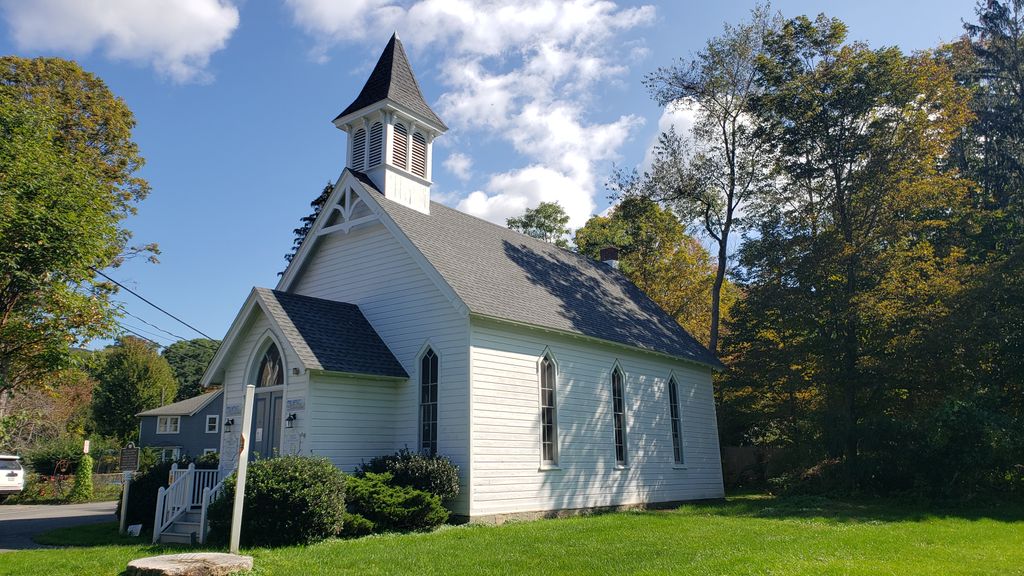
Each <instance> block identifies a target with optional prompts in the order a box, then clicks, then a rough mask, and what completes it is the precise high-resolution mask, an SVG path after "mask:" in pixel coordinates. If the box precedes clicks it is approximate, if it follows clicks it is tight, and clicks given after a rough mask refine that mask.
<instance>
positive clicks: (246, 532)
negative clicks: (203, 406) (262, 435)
mask: <svg viewBox="0 0 1024 576" xmlns="http://www.w3.org/2000/svg"><path fill="white" fill-rule="evenodd" d="M345 480H346V479H345V474H343V473H342V471H341V470H339V469H337V468H336V467H335V466H334V464H332V463H331V461H330V460H328V459H327V458H309V457H303V456H281V457H278V458H269V459H266V460H257V461H256V462H252V463H250V464H249V472H248V474H247V476H246V486H245V505H244V512H243V514H242V544H244V545H245V546H289V545H294V544H311V543H313V542H318V541H320V540H324V539H325V538H329V537H331V536H334V535H336V534H338V533H339V532H340V531H341V529H342V522H343V519H344V514H345V483H346V482H345ZM234 500H235V474H232V475H231V476H229V477H228V478H227V480H225V481H224V493H223V495H222V496H221V497H220V498H218V499H217V500H215V501H214V502H213V503H212V504H211V505H210V509H209V518H210V538H211V539H212V540H213V541H215V542H226V541H227V539H228V534H229V532H230V530H231V508H232V504H233V502H234Z"/></svg>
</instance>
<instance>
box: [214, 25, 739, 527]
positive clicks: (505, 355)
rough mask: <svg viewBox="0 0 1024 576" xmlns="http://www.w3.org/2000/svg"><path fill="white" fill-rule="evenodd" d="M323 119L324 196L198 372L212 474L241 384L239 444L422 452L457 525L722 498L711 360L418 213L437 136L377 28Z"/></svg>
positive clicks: (645, 309)
mask: <svg viewBox="0 0 1024 576" xmlns="http://www.w3.org/2000/svg"><path fill="white" fill-rule="evenodd" d="M334 124H335V126H337V127H338V128H339V129H341V130H343V131H345V132H346V133H347V134H348V147H347V154H346V162H345V167H344V169H343V170H342V172H341V175H340V177H339V178H338V180H337V183H336V184H335V186H334V192H333V194H332V195H331V197H330V198H329V199H328V200H327V203H326V204H325V205H324V207H323V210H322V212H321V214H320V216H319V218H318V219H317V220H316V222H315V223H314V224H313V227H312V229H311V230H310V232H309V234H308V236H307V237H306V239H305V241H304V242H303V244H302V245H301V247H300V248H299V250H298V252H297V254H296V255H295V257H294V259H293V260H292V261H291V263H290V265H289V267H288V269H287V270H286V271H285V272H284V274H283V276H282V277H281V279H280V281H279V282H278V284H277V286H276V287H275V288H273V289H269V288H255V289H253V290H252V292H251V293H250V294H249V296H248V298H247V299H246V301H245V303H244V304H243V305H242V308H241V311H240V312H239V313H238V316H237V317H236V318H235V320H234V322H233V323H232V325H231V328H230V330H229V331H228V333H227V336H226V337H225V339H224V343H223V345H222V346H221V348H220V350H219V351H218V352H217V355H216V357H215V358H214V360H213V362H212V363H211V365H210V367H209V369H208V370H207V372H206V375H205V377H204V384H205V385H210V384H222V385H223V387H224V411H223V414H222V416H221V422H223V423H224V426H223V428H224V430H225V433H224V434H223V435H222V439H221V446H220V454H221V458H222V466H226V467H228V468H231V467H233V466H235V465H236V462H235V461H234V460H233V458H237V453H238V445H237V443H238V434H237V432H238V429H237V428H234V429H233V428H232V425H238V426H240V425H241V413H242V402H243V394H244V387H245V385H247V384H255V385H256V386H257V388H256V401H255V405H254V406H255V408H254V416H253V429H252V431H251V432H250V439H251V442H252V446H251V448H252V450H253V452H256V453H258V454H260V455H262V456H264V457H268V456H272V455H274V454H301V455H311V456H323V457H327V458H329V459H330V460H331V461H332V462H334V463H335V464H336V465H337V466H338V467H340V468H341V469H343V470H344V471H346V472H351V471H352V470H353V469H354V468H355V467H356V466H357V465H359V464H360V463H361V462H363V461H366V460H369V459H370V458H372V457H374V456H378V455H382V454H389V453H392V452H395V451H396V450H399V449H401V448H403V447H408V448H409V449H411V450H420V451H424V452H428V453H437V454H441V455H444V456H447V457H449V458H451V460H452V461H453V462H454V463H455V464H457V465H458V467H459V470H460V475H461V494H460V496H459V498H458V499H457V500H456V501H455V502H454V503H453V504H452V508H453V512H454V513H455V514H458V515H461V516H464V517H468V518H470V519H483V518H496V517H502V516H504V515H509V514H518V513H527V512H548V511H557V510H568V509H585V508H594V507H606V506H619V505H634V504H652V503H662V502H676V501H683V500H693V499H705V498H718V497H721V496H722V495H723V488H722V473H721V466H720V459H719V444H718V431H717V427H716V421H715V404H714V398H713V394H712V385H711V377H712V373H713V371H714V370H716V369H718V368H720V366H721V365H720V364H719V362H718V360H717V359H716V358H715V357H714V356H713V355H712V354H711V353H710V352H709V351H708V350H707V349H705V348H704V347H703V346H702V345H701V344H699V343H698V342H697V341H696V340H694V339H693V338H692V337H691V336H690V335H689V334H687V333H686V331H685V330H683V328H681V327H680V326H679V325H678V324H677V323H676V322H675V321H673V319H672V318H671V317H669V316H668V315H667V314H666V313H664V312H663V311H662V310H661V309H660V308H659V307H658V306H657V305H656V304H655V303H654V302H653V301H651V300H650V299H649V298H648V297H647V296H645V295H644V294H643V293H642V292H641V291H640V290H639V289H638V288H636V286H634V285H633V284H632V283H630V282H629V280H627V279H626V278H625V277H624V276H623V275H622V274H621V273H620V272H619V271H618V270H616V269H615V268H614V267H613V266H611V265H609V264H608V263H602V262H596V261H593V260H590V259H588V258H586V257H584V256H581V255H579V254H576V253H573V252H571V251H568V250H565V249H562V248H558V247H556V246H554V245H552V244H548V243H545V242H542V241H540V240H536V239H534V238H531V237H529V236H526V235H523V234H520V233H518V232H514V231H511V230H508V229H506V228H503V227H501V226H497V225H494V224H491V223H489V222H486V221H483V220H480V219H478V218H475V217H473V216H469V215H467V214H463V213H461V212H459V211H457V210H454V209H452V208H449V207H447V206H444V205H441V204H438V203H434V202H431V201H430V187H431V165H432V162H433V158H432V145H433V142H434V139H435V138H438V137H440V136H441V135H442V134H443V133H444V132H445V131H446V129H447V127H446V126H445V124H444V122H443V121H442V120H441V119H440V118H439V117H438V116H437V114H435V113H434V112H433V111H432V110H431V109H430V106H428V105H427V103H426V102H425V100H424V98H423V95H422V93H421V91H420V88H419V85H418V83H417V82H416V79H415V77H414V76H413V73H412V69H411V68H410V66H409V61H408V59H407V57H406V54H405V51H404V48H403V47H402V44H401V42H400V40H399V39H398V37H397V35H396V36H394V37H392V38H391V41H390V42H389V43H388V45H387V47H386V48H385V49H384V52H383V54H382V55H381V57H380V60H379V61H378V62H377V65H376V67H375V68H374V69H373V72H372V73H371V75H370V78H369V79H368V80H367V82H366V85H365V86H364V87H363V89H362V91H361V92H360V93H359V95H358V96H357V97H356V99H355V101H354V102H352V104H351V105H349V106H348V107H347V108H346V109H345V110H344V111H343V112H342V113H341V114H340V115H339V116H338V117H337V118H335V119H334Z"/></svg>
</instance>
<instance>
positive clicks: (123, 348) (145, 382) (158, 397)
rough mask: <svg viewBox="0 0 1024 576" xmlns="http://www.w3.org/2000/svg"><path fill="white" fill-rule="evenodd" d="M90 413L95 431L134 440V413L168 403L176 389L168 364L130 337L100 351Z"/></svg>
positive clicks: (135, 422)
mask: <svg viewBox="0 0 1024 576" xmlns="http://www.w3.org/2000/svg"><path fill="white" fill-rule="evenodd" d="M96 379H97V380H98V381H99V386H97V388H96V391H95V392H94V393H93V400H92V413H93V420H94V421H95V425H96V430H97V431H98V432H99V433H101V434H104V435H107V436H114V437H116V438H119V439H121V440H125V441H128V440H134V439H136V438H135V437H136V435H137V433H138V430H139V426H138V419H137V418H136V416H135V415H136V414H138V413H139V412H142V411H145V410H149V409H151V408H156V407H158V406H162V405H164V404H169V403H171V402H172V401H173V400H174V398H175V394H176V392H177V389H178V383H177V381H176V380H175V379H174V374H173V373H172V371H171V367H170V365H169V364H168V363H167V360H165V359H164V358H163V357H162V356H160V355H159V354H158V353H157V352H156V350H155V349H154V348H153V347H152V345H151V344H149V343H147V342H146V341H144V340H141V339H139V338H134V337H131V336H128V337H125V338H122V339H121V340H119V341H118V343H117V344H115V345H114V346H111V347H109V348H107V349H106V350H105V351H104V359H103V362H102V365H101V366H100V368H99V369H98V371H97V373H96Z"/></svg>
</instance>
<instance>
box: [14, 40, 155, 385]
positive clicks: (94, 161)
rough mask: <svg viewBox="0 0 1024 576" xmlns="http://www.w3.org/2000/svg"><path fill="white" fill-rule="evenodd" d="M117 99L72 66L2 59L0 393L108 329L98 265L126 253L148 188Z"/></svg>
mask: <svg viewBox="0 0 1024 576" xmlns="http://www.w3.org/2000/svg"><path fill="white" fill-rule="evenodd" d="M134 124H135V119H134V117H133V115H132V113H131V111H130V110H129V109H128V107H127V106H126V105H125V103H124V101H123V100H121V99H120V98H117V97H115V96H114V95H113V94H111V92H110V91H109V90H108V89H107V87H106V85H104V83H103V82H102V81H101V80H100V79H99V78H97V77H95V76H93V75H92V74H89V73H88V72H85V71H83V70H82V69H81V68H80V67H78V65H77V64H75V63H73V62H68V61H65V60H61V59H57V58H37V59H31V60H29V59H24V58H18V57H14V56H5V57H2V58H0V393H3V392H5V391H8V390H11V389H14V388H18V387H22V386H27V385H30V384H36V383H38V382H39V380H40V379H41V378H42V377H43V376H44V375H45V374H47V373H48V372H50V371H52V370H55V369H59V368H63V367H66V366H67V365H68V364H69V362H70V350H71V348H72V347H73V346H76V345H81V344H82V343H84V342H86V341H88V340H90V339H92V338H95V337H97V336H102V335H107V334H109V333H110V332H111V330H112V328H113V325H114V322H113V321H114V314H113V311H112V310H111V306H110V302H109V295H110V293H111V287H109V286H107V285H105V284H102V283H99V282H97V281H96V280H95V272H94V270H95V269H102V268H106V267H108V266H111V265H116V264H118V263H119V262H120V261H121V260H122V259H123V258H125V257H126V256H130V255H133V254H138V253H142V252H147V251H148V252H150V253H155V251H156V249H155V246H153V245H150V246H145V247H141V248H128V241H129V239H130V237H131V234H130V233H129V232H128V231H127V230H125V229H124V228H123V227H122V222H123V220H124V219H125V218H126V217H127V216H129V215H131V214H133V213H134V212H135V205H136V204H137V203H138V202H139V201H140V200H142V199H143V198H145V196H146V194H147V192H148V186H147V184H146V182H145V181H144V180H142V179H141V178H139V177H138V176H136V172H137V170H138V169H139V168H140V167H141V165H142V158H141V157H140V156H139V153H138V148H137V146H136V145H135V143H134V142H133V141H132V139H131V129H132V127H133V126H134Z"/></svg>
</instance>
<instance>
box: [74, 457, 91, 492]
mask: <svg viewBox="0 0 1024 576" xmlns="http://www.w3.org/2000/svg"><path fill="white" fill-rule="evenodd" d="M91 499H92V456H89V455H88V454H82V456H81V458H79V459H78V469H77V470H75V487H74V488H72V489H71V494H69V495H68V500H69V501H71V502H88V501H89V500H91Z"/></svg>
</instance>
